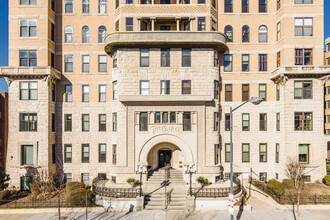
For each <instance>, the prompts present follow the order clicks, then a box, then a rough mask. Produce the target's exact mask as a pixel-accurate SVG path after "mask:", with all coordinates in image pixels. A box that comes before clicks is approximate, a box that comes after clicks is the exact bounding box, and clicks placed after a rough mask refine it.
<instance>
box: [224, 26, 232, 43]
mask: <svg viewBox="0 0 330 220" xmlns="http://www.w3.org/2000/svg"><path fill="white" fill-rule="evenodd" d="M225 35H226V37H227V42H233V28H232V26H230V25H227V26H226V27H225Z"/></svg>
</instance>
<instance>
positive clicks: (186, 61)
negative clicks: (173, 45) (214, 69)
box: [182, 49, 191, 67]
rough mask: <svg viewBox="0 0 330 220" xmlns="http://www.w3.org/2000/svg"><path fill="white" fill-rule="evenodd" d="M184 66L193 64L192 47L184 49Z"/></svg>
mask: <svg viewBox="0 0 330 220" xmlns="http://www.w3.org/2000/svg"><path fill="white" fill-rule="evenodd" d="M182 66H183V67H190V66H191V49H182Z"/></svg>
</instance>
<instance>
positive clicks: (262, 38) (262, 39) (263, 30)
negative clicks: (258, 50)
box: [259, 25, 267, 43]
mask: <svg viewBox="0 0 330 220" xmlns="http://www.w3.org/2000/svg"><path fill="white" fill-rule="evenodd" d="M266 42H267V27H266V26H265V25H262V26H260V27H259V43H266Z"/></svg>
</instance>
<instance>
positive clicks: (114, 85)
mask: <svg viewBox="0 0 330 220" xmlns="http://www.w3.org/2000/svg"><path fill="white" fill-rule="evenodd" d="M117 89H118V88H117V81H114V82H113V83H112V99H113V100H117V99H118V93H117Z"/></svg>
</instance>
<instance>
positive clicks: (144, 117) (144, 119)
mask: <svg viewBox="0 0 330 220" xmlns="http://www.w3.org/2000/svg"><path fill="white" fill-rule="evenodd" d="M139 122H140V123H139V128H140V131H148V113H147V112H140V117H139Z"/></svg>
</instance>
